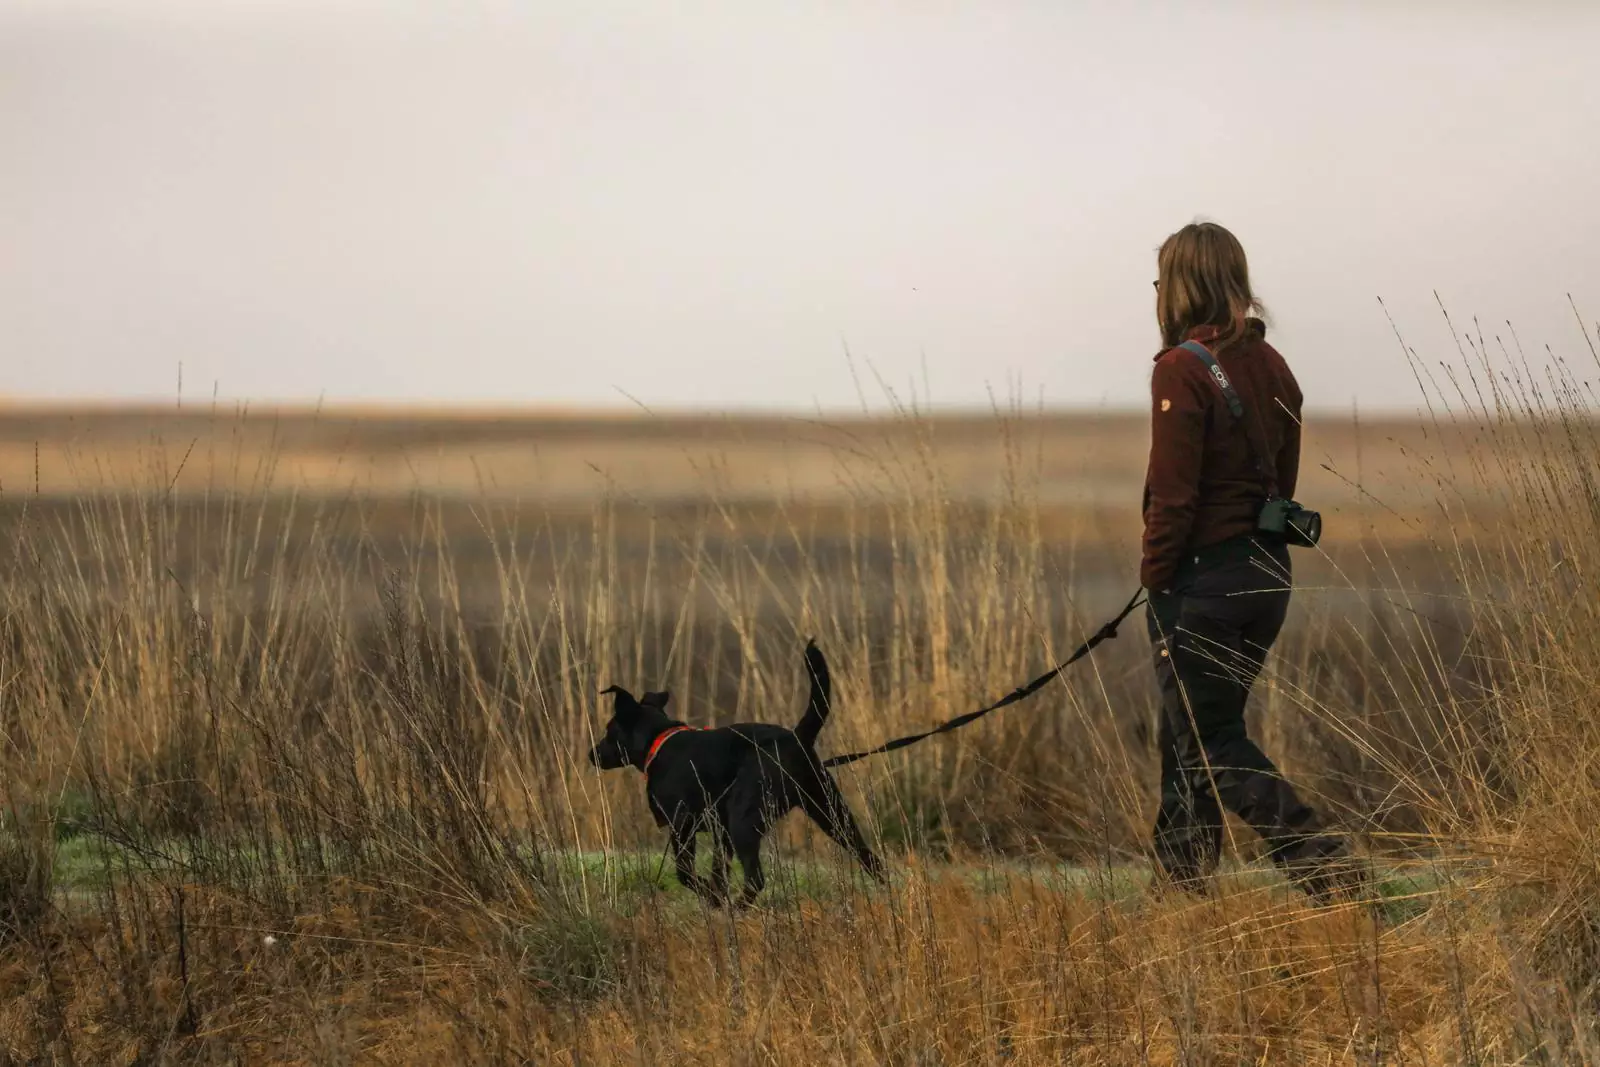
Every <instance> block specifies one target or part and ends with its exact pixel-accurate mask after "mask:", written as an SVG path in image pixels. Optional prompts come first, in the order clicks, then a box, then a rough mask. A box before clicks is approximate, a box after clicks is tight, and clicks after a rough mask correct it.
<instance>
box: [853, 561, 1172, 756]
mask: <svg viewBox="0 0 1600 1067" xmlns="http://www.w3.org/2000/svg"><path fill="white" fill-rule="evenodd" d="M1143 603H1144V590H1143V589H1140V590H1139V591H1138V592H1136V593H1134V594H1133V599H1132V600H1130V601H1128V606H1127V607H1125V608H1123V609H1122V610H1121V611H1120V612H1118V613H1117V617H1116V618H1114V619H1112V620H1111V621H1110V622H1108V623H1106V624H1105V625H1104V626H1102V627H1100V629H1099V630H1096V631H1095V633H1094V636H1092V637H1090V638H1089V640H1087V641H1085V642H1084V643H1083V644H1081V645H1079V646H1078V650H1077V651H1076V652H1074V653H1073V654H1072V655H1070V656H1068V657H1067V658H1066V659H1064V660H1062V661H1061V663H1059V664H1057V665H1056V666H1054V667H1051V668H1050V669H1049V670H1048V671H1045V672H1044V673H1043V674H1041V675H1039V677H1037V678H1035V679H1034V680H1033V681H1031V682H1029V683H1028V684H1027V685H1024V686H1020V687H1019V688H1016V689H1013V690H1012V691H1011V692H1009V693H1007V694H1006V695H1005V696H1003V697H1001V698H1000V699H999V700H997V701H995V702H994V703H993V704H990V705H989V706H988V707H986V708H979V709H978V710H977V711H969V712H967V713H966V714H965V715H957V716H956V717H955V718H953V719H951V720H950V721H949V722H943V723H940V724H939V725H938V726H935V727H934V728H933V729H931V730H928V731H927V732H925V733H920V734H911V735H909V736H907V737H897V738H895V739H894V740H893V741H886V742H884V743H883V744H881V745H879V746H878V747H877V748H869V749H867V750H866V751H865V752H851V753H849V754H848V755H844V756H830V757H829V758H827V759H825V760H823V761H822V765H823V766H824V767H838V766H842V765H843V764H846V763H854V762H855V761H856V760H858V759H866V758H867V757H868V756H876V755H877V754H878V753H880V752H893V751H894V750H895V749H897V748H905V747H906V746H907V745H914V744H916V743H917V742H918V741H926V740H927V739H928V738H930V737H932V736H933V735H934V734H947V733H949V732H950V731H951V730H959V729H961V727H963V726H965V725H967V723H969V722H976V721H978V720H979V719H981V718H983V717H984V716H985V715H987V714H989V713H990V712H991V711H999V710H1000V709H1001V708H1003V707H1005V706H1006V705H1007V704H1015V703H1016V702H1017V701H1019V700H1026V699H1027V698H1028V697H1031V696H1033V694H1035V693H1037V692H1038V691H1039V690H1041V689H1043V688H1044V687H1045V686H1047V685H1049V684H1050V681H1051V679H1053V678H1055V676H1056V675H1058V674H1060V673H1061V672H1062V671H1064V670H1066V669H1067V668H1068V667H1070V666H1072V665H1073V664H1074V663H1076V662H1078V661H1079V660H1080V659H1082V658H1083V657H1085V656H1087V655H1088V654H1089V653H1091V652H1093V651H1094V650H1095V646H1096V645H1098V644H1100V642H1102V641H1109V640H1111V639H1112V638H1113V637H1115V636H1117V627H1118V626H1121V625H1122V622H1123V620H1124V619H1126V618H1127V617H1128V616H1129V615H1132V614H1133V609H1134V608H1137V607H1138V606H1139V605H1140V604H1143Z"/></svg>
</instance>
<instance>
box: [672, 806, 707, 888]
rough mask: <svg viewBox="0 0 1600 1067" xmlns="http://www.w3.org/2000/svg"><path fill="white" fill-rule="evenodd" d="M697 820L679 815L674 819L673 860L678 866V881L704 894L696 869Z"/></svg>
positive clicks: (685, 886)
mask: <svg viewBox="0 0 1600 1067" xmlns="http://www.w3.org/2000/svg"><path fill="white" fill-rule="evenodd" d="M694 831H695V820H694V819H693V818H690V817H687V816H683V815H678V816H675V817H674V818H673V820H672V861H673V864H674V865H675V866H676V867H677V871H678V881H679V883H681V884H682V885H683V887H684V888H685V889H688V890H690V891H691V892H694V893H700V894H702V895H704V893H705V888H704V887H703V886H702V885H701V884H700V876H699V875H698V874H696V873H695V870H694V857H695V840H694Z"/></svg>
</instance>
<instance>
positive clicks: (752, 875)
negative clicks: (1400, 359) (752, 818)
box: [731, 822, 767, 908]
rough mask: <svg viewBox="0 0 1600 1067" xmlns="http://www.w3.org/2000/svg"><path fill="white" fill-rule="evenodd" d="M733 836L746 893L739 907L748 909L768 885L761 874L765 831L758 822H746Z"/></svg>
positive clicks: (736, 829)
mask: <svg viewBox="0 0 1600 1067" xmlns="http://www.w3.org/2000/svg"><path fill="white" fill-rule="evenodd" d="M731 836H732V839H733V841H732V843H733V851H734V854H735V855H737V856H738V857H739V866H740V868H741V869H743V871H744V893H743V895H741V896H740V898H739V906H740V907H746V908H747V907H749V906H750V905H751V904H754V903H755V899H756V897H757V896H759V895H760V894H761V890H762V889H763V888H764V887H765V886H766V884H767V877H766V875H765V874H763V873H762V872H761V838H762V837H763V836H764V831H763V829H762V827H761V825H760V824H759V823H757V822H744V823H740V824H739V825H737V826H735V827H734V828H733V832H732V835H731Z"/></svg>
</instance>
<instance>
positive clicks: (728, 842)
mask: <svg viewBox="0 0 1600 1067" xmlns="http://www.w3.org/2000/svg"><path fill="white" fill-rule="evenodd" d="M715 830H716V836H715V837H714V838H713V839H712V842H711V899H712V900H714V901H716V902H717V903H718V904H721V903H723V902H724V901H726V900H727V899H728V854H729V853H731V852H732V851H733V839H732V838H731V837H729V835H728V824H727V822H726V821H725V820H724V819H722V818H720V817H719V818H718V819H717V820H716V825H715Z"/></svg>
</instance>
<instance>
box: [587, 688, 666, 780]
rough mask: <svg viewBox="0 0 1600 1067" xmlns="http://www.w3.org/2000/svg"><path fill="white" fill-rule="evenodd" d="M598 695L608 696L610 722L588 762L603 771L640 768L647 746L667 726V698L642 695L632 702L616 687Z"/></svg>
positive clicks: (657, 694) (648, 748)
mask: <svg viewBox="0 0 1600 1067" xmlns="http://www.w3.org/2000/svg"><path fill="white" fill-rule="evenodd" d="M601 692H602V693H610V694H612V697H613V699H612V711H611V721H610V722H608V723H606V732H605V735H604V736H602V737H601V738H600V740H599V741H598V742H596V744H595V746H594V747H593V748H592V749H590V750H589V762H590V763H592V764H594V765H595V766H596V767H599V768H600V769H601V770H603V771H614V770H616V769H617V768H619V767H640V768H642V767H643V766H644V761H645V756H646V755H647V754H648V753H649V751H650V742H651V741H654V740H655V738H656V735H658V734H660V733H661V731H663V730H665V729H666V728H667V727H668V726H670V725H671V720H670V719H668V718H667V712H666V707H667V701H668V700H669V699H670V698H671V694H669V693H666V692H661V693H646V694H645V695H644V697H643V698H642V699H635V698H634V695H633V694H632V693H630V692H628V691H627V690H626V689H624V688H622V687H621V686H620V685H613V686H611V687H610V688H608V689H603V690H601Z"/></svg>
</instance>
